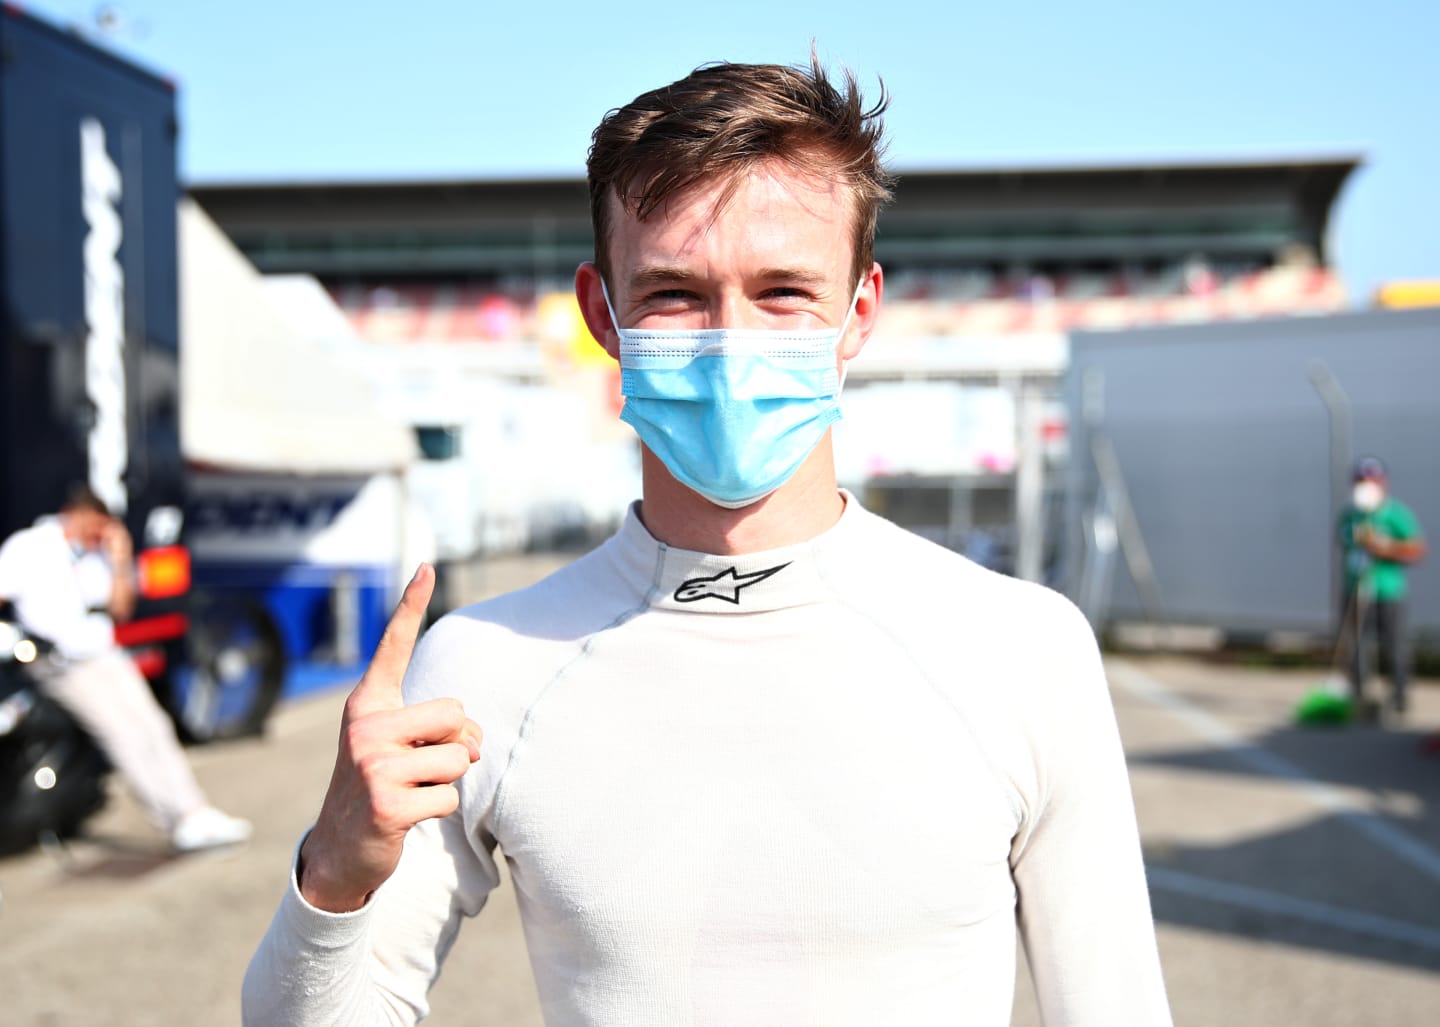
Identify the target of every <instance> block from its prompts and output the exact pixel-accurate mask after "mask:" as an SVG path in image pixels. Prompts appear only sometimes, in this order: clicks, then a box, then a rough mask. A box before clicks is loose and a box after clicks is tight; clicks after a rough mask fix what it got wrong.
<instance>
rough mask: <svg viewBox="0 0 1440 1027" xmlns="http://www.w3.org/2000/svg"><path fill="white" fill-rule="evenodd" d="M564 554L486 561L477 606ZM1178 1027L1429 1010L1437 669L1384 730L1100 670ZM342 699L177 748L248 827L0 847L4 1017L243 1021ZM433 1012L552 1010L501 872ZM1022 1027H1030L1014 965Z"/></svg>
mask: <svg viewBox="0 0 1440 1027" xmlns="http://www.w3.org/2000/svg"><path fill="white" fill-rule="evenodd" d="M564 559H565V558H564V557H540V558H524V559H514V560H508V561H492V562H491V563H490V564H488V565H487V566H485V567H484V568H480V569H476V570H475V571H474V573H473V574H472V575H471V576H470V577H469V578H465V579H463V580H462V581H461V582H460V587H461V588H463V589H464V590H465V592H466V594H469V595H476V596H478V595H483V594H489V593H493V592H498V591H504V590H506V589H509V588H512V587H516V586H518V585H520V584H524V583H525V582H527V581H529V580H533V579H534V578H535V577H537V576H539V575H540V574H542V573H544V572H546V571H547V570H549V569H550V568H552V567H554V566H555V565H557V564H558V563H560V562H563V560H564ZM1107 667H1108V672H1109V676H1110V681H1111V685H1112V692H1113V695H1114V700H1115V706H1116V712H1117V715H1118V717H1119V720H1120V727H1121V733H1122V736H1123V738H1124V740H1125V746H1126V751H1127V755H1128V758H1129V763H1130V768H1131V780H1132V787H1133V789H1134V792H1135V799H1136V807H1137V811H1138V814H1139V818H1140V826H1141V835H1142V841H1143V844H1144V847H1145V853H1146V863H1147V868H1148V874H1149V879H1150V885H1151V896H1152V901H1153V904H1154V908H1155V915H1156V928H1157V934H1158V937H1159V942H1160V950H1161V958H1162V961H1163V964H1164V967H1165V975H1166V981H1167V985H1168V987H1169V990H1170V995H1171V1003H1172V1007H1173V1009H1174V1013H1175V1019H1176V1023H1177V1024H1181V1025H1187V1027H1192V1025H1193V1027H1211V1025H1213V1027H1249V1025H1271V1024H1305V1025H1307V1027H1342V1025H1352V1024H1365V1025H1372V1024H1374V1025H1386V1027H1408V1025H1422V1024H1427V1025H1428V1024H1432V1023H1435V1022H1437V1019H1436V1018H1437V1012H1436V1011H1437V1009H1440V756H1434V755H1427V754H1426V753H1425V752H1424V751H1423V747H1422V744H1421V743H1422V740H1423V738H1424V736H1425V735H1426V733H1428V732H1433V731H1440V682H1433V681H1428V682H1421V683H1419V685H1418V687H1416V689H1415V692H1416V695H1415V702H1414V708H1413V710H1412V712H1411V714H1410V716H1409V717H1408V719H1407V721H1406V722H1405V723H1404V724H1403V725H1401V726H1392V727H1383V728H1382V727H1348V728H1334V729H1314V728H1311V729H1300V728H1296V727H1294V726H1293V725H1292V723H1291V720H1292V718H1291V713H1292V711H1293V709H1294V707H1295V704H1296V702H1297V701H1298V700H1299V699H1300V697H1301V696H1302V695H1304V694H1305V693H1306V692H1307V691H1308V690H1309V689H1311V688H1313V687H1314V686H1315V685H1316V684H1317V683H1318V682H1319V680H1320V679H1321V678H1323V677H1324V674H1323V673H1322V672H1317V671H1315V670H1313V669H1309V670H1303V669H1302V670H1274V669H1268V668H1257V667H1246V666H1239V665H1234V664H1230V663H1225V662H1222V661H1216V660H1205V659H1189V658H1177V657H1146V658H1140V657H1136V656H1123V657H1122V656H1115V657H1112V658H1110V659H1109V660H1108V663H1107ZM343 698H344V690H343V689H337V690H333V691H329V692H324V693H320V694H314V695H310V696H306V697H304V698H303V699H300V700H298V701H294V702H289V703H285V704H284V705H282V707H281V708H280V709H278V710H277V712H276V714H275V715H274V717H273V718H272V720H271V723H270V725H269V728H268V730H267V732H266V734H265V735H264V737H261V738H255V739H245V740H240V741H235V742H227V743H221V744H216V745H210V746H204V747H199V748H194V749H191V750H190V756H191V759H192V762H193V763H194V766H195V769H196V773H197V775H198V776H199V778H200V780H201V782H202V784H203V785H204V786H205V788H206V789H207V790H208V791H209V792H210V794H211V796H212V797H213V799H214V800H215V801H216V802H217V803H218V804H219V805H221V806H223V807H224V808H226V809H228V810H232V811H234V812H236V813H239V814H241V815H244V816H247V817H249V818H251V819H252V820H253V821H254V822H255V825H256V834H255V837H254V838H253V839H252V841H251V842H250V843H249V844H248V845H246V846H245V847H243V848H241V849H238V850H235V851H231V852H225V853H218V854H209V855H199V856H187V857H180V858H176V857H174V856H172V855H170V854H169V853H168V852H167V851H166V849H165V846H164V845H163V842H162V840H161V839H160V838H159V837H158V836H156V835H155V834H154V833H153V832H151V830H150V829H149V828H148V826H147V825H146V824H145V822H144V821H143V818H142V817H141V816H140V814H139V812H138V810H137V808H136V807H135V805H134V804H133V803H132V802H131V801H130V799H129V797H128V796H126V795H125V794H124V793H123V792H122V791H120V790H119V789H115V791H114V795H113V797H112V799H111V801H110V802H109V804H108V805H107V807H106V809H105V810H104V811H103V812H102V813H101V814H100V816H98V817H97V818H95V819H94V820H93V821H92V822H91V823H90V825H89V826H88V829H87V832H86V834H85V836H84V837H82V838H80V839H77V840H76V841H74V842H71V843H70V844H68V845H67V846H66V847H65V848H64V849H59V850H36V851H32V852H29V853H26V854H23V855H20V856H14V857H9V858H7V859H3V860H0V996H3V997H0V1023H4V1024H7V1025H14V1027H39V1025H47V1027H48V1025H70V1024H79V1025H96V1027H103V1025H117V1027H118V1025H127V1027H128V1025H133V1024H187V1025H191V1024H197V1025H207V1024H217V1025H226V1024H234V1023H237V1022H238V1020H239V985H240V979H241V977H242V975H243V973H244V969H245V965H246V962H247V961H248V959H249V956H250V953H251V952H252V951H253V949H254V946H255V944H256V942H257V941H258V939H259V938H260V936H261V934H263V932H264V930H265V927H266V925H267V923H268V922H269V919H270V917H271V915H272V913H273V912H274V909H275V905H276V902H277V901H278V899H279V896H280V894H281V891H282V889H283V888H284V885H285V879H286V875H287V872H288V867H289V862H290V856H291V852H292V849H293V847H294V844H295V842H296V840H297V838H298V837H299V835H300V833H301V831H303V830H304V828H305V827H306V826H307V825H308V824H309V822H310V820H311V818H312V817H313V816H314V814H315V811H316V809H317V807H318V804H319V801H320V798H321V796H322V794H323V791H324V788H325V783H326V781H327V780H328V777H329V773H330V766H331V763H332V761H333V758H334V751H335V748H334V747H335V740H336V731H337V728H338V724H339V711H340V705H341V702H342V701H343ZM431 998H432V1006H433V1012H432V1016H431V1019H430V1021H429V1022H430V1023H434V1024H440V1025H444V1024H462V1023H463V1024H500V1025H505V1027H531V1025H539V1024H540V1023H541V1020H540V1016H539V1012H538V1007H537V1003H536V999H535V992H534V985H533V982H532V979H531V975H530V969H529V964H528V961H527V958H526V955H525V948H524V939H523V936H522V933H521V930H520V924H519V919H518V915H517V913H516V909H515V904H514V899H513V894H512V892H511V890H510V888H509V886H508V883H507V884H506V885H505V886H503V887H502V889H501V890H500V891H499V892H498V893H497V894H496V895H495V896H493V897H492V899H491V901H490V903H489V905H488V906H487V908H486V910H485V911H484V913H483V914H482V915H481V916H480V917H479V918H478V919H477V920H476V921H475V922H474V923H472V924H469V925H467V926H466V929H465V930H463V931H462V932H461V934H460V939H459V941H458V942H457V943H456V946H455V948H454V949H453V951H452V952H451V955H450V958H449V961H448V963H447V966H446V970H445V973H444V974H443V975H442V977H441V979H440V982H439V983H438V984H437V986H436V988H435V989H434V991H433V993H432V996H431ZM1014 1024H1015V1025H1016V1027H1038V1024H1039V1018H1038V1015H1037V1014H1036V1011H1035V1008H1034V1003H1033V1000H1032V999H1031V997H1030V994H1029V991H1028V983H1027V981H1026V980H1025V978H1024V976H1023V974H1022V977H1021V980H1020V983H1019V986H1018V987H1017V1000H1016V1012H1015V1018H1014Z"/></svg>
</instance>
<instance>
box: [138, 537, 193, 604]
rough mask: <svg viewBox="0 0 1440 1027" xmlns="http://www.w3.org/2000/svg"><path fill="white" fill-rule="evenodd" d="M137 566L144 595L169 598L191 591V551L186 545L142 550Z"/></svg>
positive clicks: (151, 597)
mask: <svg viewBox="0 0 1440 1027" xmlns="http://www.w3.org/2000/svg"><path fill="white" fill-rule="evenodd" d="M136 567H137V568H138V570H139V574H140V595H141V596H142V597H143V598H145V599H170V598H172V597H174V596H183V595H184V594H185V593H186V592H188V591H190V551H189V550H188V549H186V548H185V547H184V546H160V547H159V548H156V549H146V550H143V551H142V552H141V553H140V556H139V558H138V559H137V560H136Z"/></svg>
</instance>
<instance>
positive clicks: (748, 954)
mask: <svg viewBox="0 0 1440 1027" xmlns="http://www.w3.org/2000/svg"><path fill="white" fill-rule="evenodd" d="M884 107H885V103H884V101H883V100H882V102H881V103H880V104H878V105H876V106H875V107H873V108H871V109H869V110H866V109H865V108H864V106H863V104H862V101H861V98H860V95H859V92H858V89H857V88H856V85H855V82H854V81H853V78H850V77H848V76H847V77H846V80H845V81H844V82H843V83H841V84H839V85H838V86H837V85H836V84H835V83H832V81H831V80H830V78H829V77H828V76H827V74H826V72H825V71H824V69H822V68H821V67H820V66H819V64H818V62H816V61H814V60H813V59H812V62H811V65H810V67H808V68H788V67H781V66H776V65H742V64H721V65H713V66H707V67H704V68H701V69H698V70H697V71H695V72H694V73H692V74H691V75H690V76H688V77H686V78H685V79H682V80H681V81H679V82H676V83H674V84H672V85H670V86H666V87H664V88H661V89H657V90H655V91H653V92H650V93H646V94H645V95H643V96H641V97H639V98H637V99H636V100H634V101H633V102H632V103H630V104H627V105H625V106H624V107H621V108H619V109H618V110H615V111H612V112H611V113H609V114H607V115H606V116H605V119H604V120H603V121H602V123H601V124H600V126H599V128H597V129H596V131H595V133H594V137H593V144H592V147H591V150H590V156H589V164H588V169H589V180H590V189H591V200H592V218H593V221H594V226H595V238H596V253H595V261H594V263H587V264H584V265H582V266H581V268H580V269H579V271H578V272H577V274H576V293H577V297H578V299H579V303H580V308H581V311H582V313H583V314H584V316H585V319H586V321H587V323H588V325H589V327H590V331H591V333H592V334H593V335H594V336H595V338H596V339H597V340H598V341H599V343H600V344H601V345H603V346H604V347H605V349H606V350H607V351H608V352H609V353H610V355H611V356H612V357H615V358H616V359H617V360H618V361H619V363H620V367H621V371H622V391H623V393H624V395H625V409H624V412H623V413H622V417H623V419H624V420H626V421H627V422H628V423H630V424H631V425H632V426H633V427H635V429H636V431H637V434H638V435H639V436H640V440H641V443H642V459H643V498H642V500H641V501H640V502H639V503H637V504H635V505H634V506H633V507H632V508H631V511H630V514H629V517H628V519H627V521H626V523H625V524H624V526H623V527H622V528H621V530H620V531H619V533H618V534H617V535H616V536H615V537H614V538H612V539H610V540H609V541H608V542H606V543H605V544H604V545H602V546H601V547H600V548H598V549H597V550H595V551H593V552H592V553H590V554H588V555H587V556H585V557H582V558H581V559H579V560H577V561H576V562H575V563H573V564H571V565H570V566H569V567H566V568H564V569H563V570H561V571H559V572H557V573H556V574H554V575H552V576H551V577H549V578H547V579H545V580H544V581H542V582H540V583H539V584H537V585H535V586H533V587H531V588H529V589H526V590H523V591H520V592H517V593H512V594H510V595H508V596H504V597H501V598H499V599H496V600H492V601H489V602H485V603H481V604H477V605H474V606H471V607H467V608H465V609H462V610H459V611H457V612H455V613H452V614H450V615H448V616H446V617H444V618H443V619H441V621H440V622H439V623H437V624H436V625H435V626H434V627H433V628H431V629H430V630H429V631H428V632H427V633H426V635H425V637H424V639H423V641H422V642H421V644H420V645H419V646H418V648H417V647H415V646H414V642H415V638H416V634H417V632H418V629H419V625H420V622H421V618H422V614H423V610H424V608H425V601H426V597H427V596H428V593H429V589H430V585H431V583H432V581H433V573H432V571H431V570H430V569H429V568H427V567H424V566H422V567H421V568H420V570H419V571H418V572H417V574H416V576H415V578H414V579H413V580H412V582H411V584H410V585H409V586H408V587H407V589H406V592H405V595H404V597H403V598H402V600H401V603H400V606H399V608H398V610H397V611H396V613H395V615H394V617H393V619H392V621H391V623H390V626H389V628H388V630H387V632H386V635H385V637H384V639H383V640H382V641H381V643H380V646H379V647H378V649H377V652H376V654H375V658H374V660H373V662H372V663H371V665H370V667H369V669H368V670H367V672H366V674H365V676H364V677H363V678H362V680H361V682H360V684H359V685H358V686H357V687H356V689H355V690H354V692H353V693H352V694H351V695H350V697H349V699H348V701H347V703H346V706H345V711H344V714H343V719H342V727H341V739H340V747H339V752H338V754H337V758H336V763H335V770H334V774H333V776H332V778H331V781H330V786H329V790H328V792H327V793H326V796H325V800H324V803H323V805H322V807H321V810H320V813H319V816H318V818H317V820H316V823H315V825H314V827H313V829H312V830H310V831H309V832H308V833H307V835H306V836H305V837H304V838H303V839H302V842H301V845H300V846H299V848H298V849H297V852H296V858H295V863H294V867H293V872H292V878H291V883H290V887H289V889H288V891H287V893H286V895H285V896H284V898H283V899H282V901H281V905H280V909H279V911H278V912H277V914H276V916H275V918H274V920H273V922H272V924H271V927H270V929H269V931H268V932H267V934H266V936H265V938H264V939H263V940H262V942H261V944H260V947H259V949H258V950H257V952H256V954H255V956H254V958H253V959H252V961H251V964H250V968H249V970H248V972H247V975H246V979H245V986H244V1018H245V1021H246V1023H248V1024H256V1025H258V1024H319V1023H345V1024H379V1023H405V1024H408V1023H414V1022H415V1021H417V1020H419V1019H421V1018H423V1017H424V1016H425V1015H426V1013H427V1011H428V1007H427V1004H426V998H425V996H426V992H427V989H428V988H429V986H430V985H431V983H432V982H433V981H434V979H435V978H436V976H437V975H438V974H439V972H440V968H441V964H442V962H443V960H444V958H445V956H446V954H447V953H448V952H449V950H450V945H451V942H452V941H453V940H454V937H455V933H456V931H458V930H459V928H460V925H461V922H462V921H463V919H464V918H465V917H467V916H472V915H474V914H476V913H478V912H479V911H480V909H481V907H482V906H483V905H484V903H485V900H486V896H487V895H488V893H489V892H490V890H491V889H493V888H494V887H495V886H496V884H497V883H498V881H499V874H498V871H497V867H496V860H497V852H499V853H503V855H504V858H505V859H506V861H507V863H508V864H509V868H510V873H511V877H512V879H513V881H514V885H515V889H516V893H517V898H518V900H519V906H520V912H521V916H522V918H523V922H524V927H525V935H526V940H527V944H528V946H529V950H530V957H531V963H532V966H533V968H534V971H535V975H536V983H537V986H538V991H539V996H540V1000H541V1003H542V1006H543V1008H544V1013H545V1018H546V1022H547V1023H549V1024H551V1025H580V1024H586V1025H625V1027H645V1025H657V1027H658V1025H666V1027H673V1025H690V1024H695V1025H699V1024H717V1025H734V1024H747V1025H748V1024H786V1025H798V1024H814V1025H825V1027H836V1025H846V1024H855V1025H860V1024H864V1025H874V1024H881V1023H884V1024H905V1025H907V1027H914V1025H928V1024H953V1023H966V1024H978V1025H983V1027H1000V1025H1002V1024H1006V1023H1008V1022H1009V1018H1010V1006H1011V999H1012V994H1013V989H1014V981H1015V951H1016V937H1017V933H1018V934H1019V936H1020V938H1021V939H1022V940H1023V943H1024V945H1025V947H1026V950H1027V953H1028V956H1029V962H1030V965H1031V969H1032V973H1033V976H1034V979H1035V982H1036V987H1037V990H1038V994H1039V999H1040V1006H1041V1009H1042V1011H1043V1014H1044V1017H1045V1022H1046V1024H1047V1025H1062V1024H1063V1025H1093V1027H1102V1025H1103V1027H1116V1025H1146V1027H1155V1025H1165V1024H1168V1023H1169V1022H1170V1014H1169V1010H1168V1005H1167V1002H1166V998H1165V991H1164V986H1163V983H1162V979H1161V974H1160V967H1159V960H1158V957H1157V954H1156V946H1155V936H1154V927H1153V923H1152V920H1151V916H1150V909H1149V900H1148V896H1147V892H1146V888H1145V877H1144V868H1143V865H1142V863H1141V858H1140V847H1139V839H1138V833H1137V831H1136V825H1135V818H1134V809H1133V804H1132V802H1131V798H1130V792H1129V785H1128V780H1127V776H1126V772H1125V763H1124V757H1123V754H1122V751H1121V747H1120V742H1119V737H1118V733H1117V730H1116V726H1115V719H1114V713H1113V710H1112V708H1111V704H1110V700H1109V696H1108V692H1107V689H1106V683H1105V679H1104V674H1103V670H1102V668H1101V664H1100V660H1099V657H1098V651H1097V648H1096V645H1095V640H1094V637H1093V635H1092V634H1091V632H1090V629H1089V626H1088V625H1087V624H1086V623H1085V621H1084V619H1083V618H1082V617H1081V616H1080V614H1079V613H1078V611H1076V610H1075V608H1074V607H1073V606H1072V605H1071V604H1070V603H1068V602H1067V601H1066V600H1065V599H1064V598H1063V597H1061V596H1059V595H1058V594H1056V593H1054V592H1050V591H1048V590H1046V589H1043V588H1041V587H1039V586H1035V585H1030V584H1026V583H1023V582H1019V581H1016V580H1013V579H1009V578H1005V577H1002V576H1000V575H997V574H994V573H991V572H989V571H986V570H984V569H982V568H980V567H978V566H976V565H975V564H972V563H970V562H969V561H967V560H965V559H964V558H963V557H961V556H958V555H956V554H954V553H951V552H949V551H946V550H943V549H941V548H940V547H937V546H934V545H932V544H930V543H928V542H926V541H924V540H922V539H920V538H918V537H916V536H914V535H910V534H908V533H906V532H904V531H902V530H901V529H899V528H896V527H895V526H893V525H891V524H889V523H887V522H885V521H883V520H881V519H880V518H878V517H876V516H874V515H873V514H870V513H868V512H866V511H865V510H864V509H863V508H862V507H861V506H860V504H859V502H858V501H857V500H856V498H855V497H854V496H852V495H849V494H847V493H846V492H844V491H842V490H840V489H839V488H837V483H836V477H835V468H834V460H833V456H832V451H831V437H830V425H831V424H832V423H833V422H834V420H835V419H836V418H838V416H839V402H838V400H839V392H840V384H841V380H842V378H843V372H844V368H845V366H846V364H847V363H848V362H849V361H850V360H852V359H854V358H856V357H857V356H858V355H859V354H860V351H861V348H862V346H863V345H864V344H865V342H866V340H867V339H868V338H869V337H870V335H871V333H872V332H873V330H874V328H875V324H876V319H877V317H878V314H879V311H880V301H881V295H882V291H883V283H884V276H883V273H882V271H881V268H880V266H879V265H878V264H876V263H875V262H874V259H873V256H872V247H873V239H874V234H875V223H876V212H877V210H878V208H879V206H880V204H881V203H882V202H883V201H884V200H885V199H886V197H887V196H888V194H889V188H890V182H891V179H890V176H889V175H888V174H887V172H886V171H885V169H884V167H883V165H882V163H881V161H880V156H879V154H880V149H881V127H880V114H881V112H882V111H883V109H884ZM402 679H403V683H402ZM482 732H483V744H482ZM484 970H485V968H484V967H467V968H465V971H464V972H480V973H483V972H484ZM475 1022H476V1023H483V1022H486V1020H485V1011H484V1010H476V1011H475Z"/></svg>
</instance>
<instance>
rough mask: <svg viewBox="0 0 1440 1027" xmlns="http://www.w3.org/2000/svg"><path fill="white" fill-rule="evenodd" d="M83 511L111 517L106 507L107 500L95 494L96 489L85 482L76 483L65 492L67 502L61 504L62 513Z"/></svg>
mask: <svg viewBox="0 0 1440 1027" xmlns="http://www.w3.org/2000/svg"><path fill="white" fill-rule="evenodd" d="M81 510H88V511H89V512H90V513H98V514H104V515H105V516H106V517H109V516H110V508H109V507H108V506H106V505H105V500H103V499H101V498H100V497H99V496H97V495H96V494H95V490H94V489H92V488H91V487H90V486H89V485H86V484H84V483H83V482H75V483H74V484H72V485H70V486H69V488H67V489H66V490H65V501H64V502H63V503H61V504H60V512H61V513H71V512H79V511H81Z"/></svg>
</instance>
